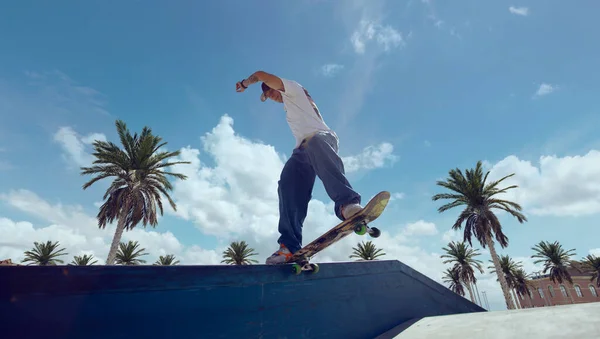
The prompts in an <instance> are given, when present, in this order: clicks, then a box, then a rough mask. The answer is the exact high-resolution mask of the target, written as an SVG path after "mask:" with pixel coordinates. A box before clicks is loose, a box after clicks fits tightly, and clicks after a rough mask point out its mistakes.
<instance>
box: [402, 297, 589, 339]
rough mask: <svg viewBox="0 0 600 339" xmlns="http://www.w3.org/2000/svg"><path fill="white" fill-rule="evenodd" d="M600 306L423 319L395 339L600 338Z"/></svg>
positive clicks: (580, 305) (555, 307)
mask: <svg viewBox="0 0 600 339" xmlns="http://www.w3.org/2000/svg"><path fill="white" fill-rule="evenodd" d="M599 316H600V303H588V304H576V305H565V306H552V307H538V308H528V309H522V310H512V311H498V312H486V313H471V314H458V315H446V316H437V317H429V318H424V319H421V320H419V321H417V322H415V323H414V324H413V325H412V326H411V327H409V328H408V329H406V330H405V331H403V332H402V333H400V334H399V335H397V336H393V338H398V339H417V338H419V339H420V338H435V339H444V338H448V339H455V338H465V339H468V338H477V339H481V338H485V339H506V338H544V339H564V338H577V339H597V338H600V320H599V319H598V317H599Z"/></svg>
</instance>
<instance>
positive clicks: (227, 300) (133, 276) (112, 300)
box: [0, 260, 485, 339]
mask: <svg viewBox="0 0 600 339" xmlns="http://www.w3.org/2000/svg"><path fill="white" fill-rule="evenodd" d="M320 267H321V270H320V272H319V273H317V274H316V275H309V274H302V275H299V276H296V275H294V274H292V273H291V269H290V267H289V266H266V265H251V266H225V265H219V266H135V267H134V266H129V267H127V266H46V267H42V266H3V267H0V277H1V279H0V314H1V315H2V323H3V326H2V328H1V331H2V334H3V337H5V338H36V339H39V338H63V339H68V338H85V339H93V338H102V339H107V338H110V339H117V338H127V339H131V338H144V339H153V338H161V339H163V338H345V339H346V338H375V337H377V336H379V335H383V337H389V336H391V335H396V334H398V333H401V332H402V330H403V329H404V328H406V327H407V326H408V325H409V324H412V323H414V322H415V321H417V320H419V319H420V318H423V317H427V316H438V315H450V314H457V313H468V312H482V311H485V310H484V309H482V308H481V307H479V306H477V305H475V304H473V303H471V302H470V301H468V300H467V299H465V298H462V297H460V296H458V295H456V294H454V293H453V292H451V291H450V290H448V289H447V288H446V287H444V286H442V285H440V284H438V283H436V282H434V281H433V280H431V279H429V278H427V277H426V276H424V275H422V274H420V273H419V272H417V271H415V270H413V269H411V268H410V267H408V266H406V265H404V264H402V263H400V262H399V261H395V260H393V261H363V262H346V263H326V264H320ZM403 326H404V327H403Z"/></svg>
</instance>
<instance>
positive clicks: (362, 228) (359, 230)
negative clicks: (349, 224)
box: [354, 224, 367, 235]
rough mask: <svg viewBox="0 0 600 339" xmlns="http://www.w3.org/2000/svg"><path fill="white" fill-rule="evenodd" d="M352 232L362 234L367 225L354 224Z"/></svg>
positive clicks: (365, 230)
mask: <svg viewBox="0 0 600 339" xmlns="http://www.w3.org/2000/svg"><path fill="white" fill-rule="evenodd" d="M354 233H356V234H358V235H364V234H365V233H367V225H364V224H363V225H360V226H356V227H355V228H354Z"/></svg>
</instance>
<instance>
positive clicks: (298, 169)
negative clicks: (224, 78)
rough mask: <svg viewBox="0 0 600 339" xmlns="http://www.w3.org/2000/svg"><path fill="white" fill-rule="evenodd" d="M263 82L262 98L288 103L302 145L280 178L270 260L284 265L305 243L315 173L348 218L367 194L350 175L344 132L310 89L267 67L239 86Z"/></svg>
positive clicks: (288, 115)
mask: <svg viewBox="0 0 600 339" xmlns="http://www.w3.org/2000/svg"><path fill="white" fill-rule="evenodd" d="M259 81H261V82H262V83H261V88H262V94H261V96H260V100H261V101H263V102H264V101H265V100H267V99H271V100H273V101H275V102H278V103H283V109H284V110H285V111H286V119H287V122H288V124H289V127H290V129H291V130H292V134H293V135H294V137H295V139H296V144H295V146H294V150H293V152H292V156H291V157H290V158H289V159H288V160H287V162H286V163H285V166H284V167H283V170H282V172H281V176H280V178H279V182H278V189H277V192H278V194H279V233H280V234H281V236H280V237H279V239H278V240H277V242H278V243H279V250H278V251H276V252H275V253H273V255H271V256H270V257H269V258H267V260H266V263H267V264H270V265H272V264H281V263H284V262H285V261H286V259H287V258H289V257H291V256H292V254H293V253H294V252H296V251H298V250H299V249H300V248H302V224H303V222H304V219H305V217H306V213H307V209H308V203H309V201H310V199H311V197H312V190H313V186H314V182H315V177H316V176H319V178H320V179H321V181H322V182H323V185H324V186H325V190H326V191H327V194H328V195H329V197H330V198H331V200H333V201H334V203H335V215H336V216H337V217H338V218H339V219H340V220H342V221H343V220H345V219H347V218H349V217H351V216H352V215H354V214H355V213H357V212H359V211H360V210H361V209H362V206H361V205H360V202H361V196H360V194H358V193H357V192H355V191H354V190H353V189H352V186H351V185H350V183H349V182H348V180H347V179H346V177H345V175H344V164H343V163H342V160H341V159H340V157H339V155H338V153H337V152H338V137H337V135H336V134H335V132H334V131H332V130H331V129H330V128H329V127H328V126H327V125H326V124H325V121H324V120H323V117H322V116H321V113H320V112H319V109H318V108H317V105H316V104H315V102H314V101H313V99H312V98H311V96H310V94H308V91H307V90H306V89H304V87H302V86H301V85H300V84H298V83H297V82H295V81H292V80H287V79H283V78H280V77H277V76H275V75H273V74H269V73H266V72H263V71H257V72H254V73H253V74H252V75H250V76H249V77H248V78H247V79H244V80H242V81H240V82H238V83H236V85H235V89H236V91H237V92H243V91H244V90H245V89H246V88H248V86H250V85H252V84H254V83H257V82H259Z"/></svg>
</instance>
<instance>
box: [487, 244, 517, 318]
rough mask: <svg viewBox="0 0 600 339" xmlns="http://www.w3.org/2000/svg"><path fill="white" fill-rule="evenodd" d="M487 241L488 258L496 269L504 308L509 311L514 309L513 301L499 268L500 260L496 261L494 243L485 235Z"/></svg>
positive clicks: (496, 255) (496, 254)
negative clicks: (489, 257)
mask: <svg viewBox="0 0 600 339" xmlns="http://www.w3.org/2000/svg"><path fill="white" fill-rule="evenodd" d="M485 239H486V241H487V245H488V247H489V248H490V256H491V257H492V262H493V263H494V268H495V269H496V275H498V281H499V282H500V287H501V288H502V294H504V301H506V307H507V308H508V309H509V310H512V309H514V301H513V299H512V296H511V295H510V293H509V292H508V282H506V277H504V273H503V271H502V267H501V266H500V259H498V253H496V248H495V247H494V241H493V240H492V237H491V236H490V235H489V234H487V235H486V236H485Z"/></svg>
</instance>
